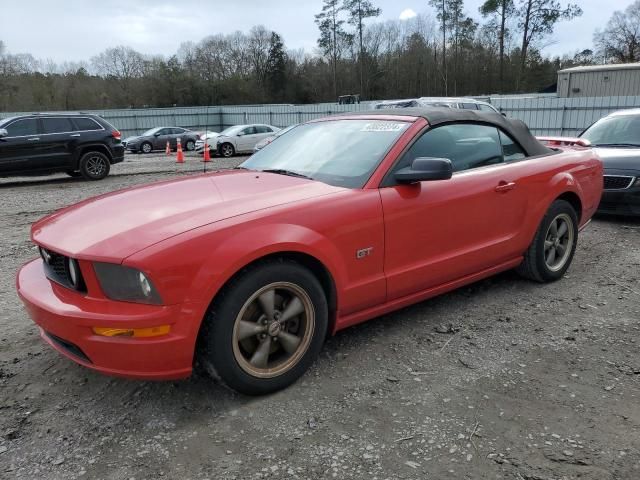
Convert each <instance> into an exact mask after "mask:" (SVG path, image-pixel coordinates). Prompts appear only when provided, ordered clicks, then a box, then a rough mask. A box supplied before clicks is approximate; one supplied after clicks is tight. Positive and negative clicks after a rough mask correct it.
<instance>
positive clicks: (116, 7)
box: [0, 0, 632, 62]
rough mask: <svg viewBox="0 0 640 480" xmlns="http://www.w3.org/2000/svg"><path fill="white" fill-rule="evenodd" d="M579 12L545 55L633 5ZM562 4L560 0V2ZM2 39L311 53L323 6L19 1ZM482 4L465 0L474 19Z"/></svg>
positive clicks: (386, 11)
mask: <svg viewBox="0 0 640 480" xmlns="http://www.w3.org/2000/svg"><path fill="white" fill-rule="evenodd" d="M573 1H574V3H578V4H580V6H581V7H582V9H583V11H584V14H583V16H582V17H580V18H578V19H577V20H573V21H571V22H564V23H560V24H559V25H558V26H557V28H556V32H555V34H554V36H553V37H552V39H551V40H552V41H553V42H554V43H553V44H551V45H550V46H548V47H547V48H546V49H545V53H547V54H562V53H570V54H573V53H575V52H576V51H578V50H582V49H584V48H590V47H591V46H592V35H593V32H594V30H595V29H597V28H600V29H602V28H603V27H604V25H605V24H606V22H607V20H608V19H609V17H610V16H611V14H612V13H613V12H614V11H615V10H622V9H624V8H626V7H627V6H628V5H629V4H630V3H632V1H631V0H606V1H605V0H573ZM562 2H563V4H564V3H566V0H562ZM2 3H3V5H2V8H1V10H0V40H2V41H3V42H4V43H5V44H6V46H7V48H8V50H9V51H10V52H11V53H31V54H33V55H34V56H35V57H36V58H39V59H42V60H46V59H52V60H54V61H55V62H63V61H80V60H88V59H89V58H90V57H92V56H93V55H95V54H97V53H99V52H101V51H103V50H104V49H106V48H108V47H112V46H116V45H128V46H131V47H133V48H135V49H136V50H138V51H140V52H142V53H145V54H162V55H171V54H173V53H175V52H176V51H177V49H178V46H179V45H180V44H181V43H182V42H185V41H189V40H191V41H196V42H197V41H199V40H200V39H202V38H203V37H205V36H207V35H211V34H214V33H229V32H232V31H234V30H243V31H247V30H249V29H250V28H251V27H252V26H253V25H257V24H263V25H265V26H266V27H267V28H269V29H272V30H275V31H277V32H279V33H281V34H282V35H283V37H284V39H285V42H286V45H287V47H288V48H304V49H306V50H308V51H310V52H311V51H313V49H314V48H315V45H316V38H317V36H318V31H317V27H316V25H315V24H314V14H316V13H318V12H319V11H320V9H321V8H322V1H321V0H268V1H265V0H226V1H204V0H180V1H176V0H174V1H167V0H109V1H104V0H101V1H98V0H19V1H13V2H8V1H5V2H2ZM481 3H482V0H466V2H465V6H466V11H467V14H469V15H471V16H473V17H475V18H477V19H479V14H478V6H479V5H480V4H481ZM374 4H375V5H377V6H379V7H381V8H382V16H381V17H380V18H381V19H383V20H387V19H398V18H401V16H402V18H408V17H411V16H412V15H413V14H414V13H416V12H417V13H429V14H432V15H433V12H432V10H431V9H430V7H429V6H428V1H427V0H374Z"/></svg>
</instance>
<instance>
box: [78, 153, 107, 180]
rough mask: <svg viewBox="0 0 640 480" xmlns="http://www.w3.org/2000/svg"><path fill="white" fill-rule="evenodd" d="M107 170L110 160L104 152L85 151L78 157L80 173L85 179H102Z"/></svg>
mask: <svg viewBox="0 0 640 480" xmlns="http://www.w3.org/2000/svg"><path fill="white" fill-rule="evenodd" d="M109 170H111V162H109V158H107V156H106V155H105V154H104V153H101V152H87V153H85V154H84V155H83V156H82V158H80V173H81V174H82V176H83V177H84V178H86V179H87V180H102V179H103V178H105V177H106V176H107V175H109Z"/></svg>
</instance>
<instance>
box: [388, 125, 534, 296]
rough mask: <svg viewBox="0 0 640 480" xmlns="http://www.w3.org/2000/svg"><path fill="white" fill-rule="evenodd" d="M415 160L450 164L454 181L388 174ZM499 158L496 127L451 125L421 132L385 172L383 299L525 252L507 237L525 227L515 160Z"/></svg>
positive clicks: (496, 263) (401, 294)
mask: <svg viewBox="0 0 640 480" xmlns="http://www.w3.org/2000/svg"><path fill="white" fill-rule="evenodd" d="M523 156H524V155H523ZM418 157H437V158H448V159H450V160H451V161H452V163H453V167H454V174H453V176H452V178H451V179H449V180H440V181H431V182H420V183H417V184H411V185H400V184H397V183H396V182H395V181H394V180H393V172H395V171H396V170H398V169H400V168H403V167H405V166H409V165H410V164H411V162H412V161H413V160H414V159H415V158H418ZM504 160H505V158H504V155H503V152H502V144H501V141H500V133H499V131H498V130H497V128H496V127H494V126H488V125H478V124H449V125H443V126H440V127H437V128H433V129H430V130H428V131H426V132H425V133H423V134H422V135H421V136H420V137H419V138H418V139H417V141H416V142H415V143H414V144H413V145H412V146H411V147H410V148H409V149H408V151H407V152H406V153H405V154H404V155H403V156H402V157H401V159H400V160H399V162H398V163H397V164H396V166H395V167H394V168H392V169H391V170H390V172H389V174H388V175H387V177H386V178H385V180H384V181H383V184H382V185H383V187H384V188H381V189H380V194H381V198H382V205H383V210H384V217H385V275H386V277H387V294H388V297H387V300H388V301H391V300H393V299H396V298H400V297H403V296H405V295H410V294H412V293H415V292H419V291H423V290H427V289H429V288H433V287H436V286H439V285H442V284H445V283H447V282H451V281H454V280H456V279H460V278H462V277H465V276H468V275H471V274H474V273H478V272H481V271H483V270H486V269H489V268H492V267H494V266H497V265H499V264H500V263H503V262H507V261H508V260H510V259H513V258H517V256H518V255H520V254H521V253H522V252H517V251H516V250H517V246H516V245H515V243H516V242H514V241H511V240H512V239H513V238H514V237H515V236H516V235H517V233H518V232H519V231H520V229H521V227H522V222H523V218H524V215H525V213H526V195H525V194H524V190H519V189H518V188H517V186H518V174H519V171H520V169H519V167H518V162H516V161H510V162H505V161H504Z"/></svg>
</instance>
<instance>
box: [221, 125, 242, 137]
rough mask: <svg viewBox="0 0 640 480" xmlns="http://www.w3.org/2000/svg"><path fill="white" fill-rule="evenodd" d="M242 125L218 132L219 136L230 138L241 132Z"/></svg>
mask: <svg viewBox="0 0 640 480" xmlns="http://www.w3.org/2000/svg"><path fill="white" fill-rule="evenodd" d="M243 128H245V127H244V125H236V126H235V127H229V128H226V129H224V130H223V131H222V132H220V135H226V136H227V137H232V136H233V135H236V134H237V133H238V132H239V131H240V130H242V129H243Z"/></svg>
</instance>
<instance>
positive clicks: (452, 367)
mask: <svg viewBox="0 0 640 480" xmlns="http://www.w3.org/2000/svg"><path fill="white" fill-rule="evenodd" d="M240 160H242V159H241V158H234V159H231V160H224V161H221V160H220V159H214V162H213V163H212V164H211V166H212V167H213V168H220V167H230V166H233V165H235V164H236V163H238V162H239V161H240ZM202 166H203V164H202V163H200V162H199V159H198V158H197V157H196V156H195V155H188V156H187V164H186V165H176V164H175V163H174V160H173V159H172V158H166V157H164V156H162V155H149V156H137V155H131V156H129V157H127V161H126V162H125V163H123V164H119V165H116V166H115V167H114V168H113V170H112V175H111V176H109V177H108V178H107V179H105V180H103V181H101V182H84V181H80V180H76V179H71V178H68V177H66V176H62V175H58V176H51V177H46V178H38V179H28V178H19V179H1V180H0V198H1V202H2V203H1V205H2V210H1V212H0V217H1V218H2V222H1V225H2V230H1V233H0V259H1V260H2V262H3V268H2V271H1V272H0V306H1V307H2V308H1V309H0V311H1V313H0V477H1V478H27V479H33V478H53V479H57V478H60V479H70V478H92V479H93V478H101V479H102V478H103V479H130V478H135V479H146V478H160V477H163V478H179V479H192V478H193V479H205V478H209V479H252V478H300V479H307V478H309V479H324V478H338V479H349V478H363V479H368V480H374V479H380V480H382V479H514V480H551V479H574V478H575V479H577V478H580V479H589V480H608V479H630V480H631V479H637V478H640V356H639V355H638V345H639V344H640V328H639V324H638V318H640V221H637V220H632V219H618V220H616V219H609V218H602V219H596V220H595V221H594V222H593V223H592V224H591V225H590V227H589V228H588V229H587V230H586V231H585V232H583V234H582V235H581V237H580V241H579V249H578V252H577V254H576V257H575V260H574V263H573V266H572V267H571V269H570V270H569V272H568V274H567V275H566V277H565V278H564V279H562V280H561V281H559V282H557V283H554V284H552V285H538V284H534V283H530V282H527V281H524V280H521V279H519V278H518V277H517V276H516V275H514V274H513V273H505V274H502V275H499V276H497V277H494V278H492V279H489V280H485V281H482V282H478V283H476V284H474V285H471V286H469V287H467V288H463V289H460V290H458V291H456V292H453V293H450V294H447V295H444V296H441V297H439V298H436V299H433V300H430V301H427V302H423V303H420V304H418V305H415V306H412V307H409V308H405V309H403V310H401V311H399V312H396V313H393V314H389V315H385V316H383V317H380V318H378V319H375V320H372V321H370V322H367V323H365V324H362V325H359V326H356V327H352V328H350V329H347V330H346V331H343V332H340V333H339V334H338V335H337V336H336V337H334V338H332V339H330V340H329V341H328V342H327V344H326V345H325V347H324V350H323V352H322V355H321V357H320V359H319V360H318V361H317V362H316V363H315V365H314V366H313V367H312V369H311V370H310V371H309V372H308V373H307V374H306V375H305V376H304V377H303V378H302V379H301V381H299V382H298V383H297V384H295V385H293V386H292V387H290V388H289V389H287V390H285V391H283V392H279V393H276V394H274V395H271V396H268V397H262V398H247V397H243V396H239V395H236V394H233V393H230V392H229V391H227V390H225V389H223V388H221V387H219V386H217V385H216V384H214V383H212V382H211V381H210V380H209V379H208V378H206V377H205V376H202V375H198V374H196V375H194V376H193V377H192V378H191V379H189V380H186V381H181V382H161V383H152V382H135V381H127V380H121V379H113V378H109V377H105V376H102V375H99V374H95V373H92V372H90V371H88V370H86V369H84V368H82V367H79V366H76V365H75V364H73V363H72V362H71V361H69V360H67V359H65V358H63V357H61V356H60V355H58V354H57V353H56V352H54V351H53V350H52V349H50V348H49V347H47V346H45V345H44V344H43V342H42V341H41V340H40V338H39V336H38V334H37V331H36V328H35V327H34V325H33V324H32V322H31V321H30V319H29V318H28V316H27V315H26V313H25V311H24V310H23V308H22V307H21V304H20V302H19V300H18V298H17V296H16V294H15V288H14V278H15V272H16V270H17V269H18V267H19V266H20V265H21V264H22V263H23V262H25V261H27V260H29V259H30V258H32V257H34V256H36V252H35V250H34V248H33V246H32V245H31V244H30V242H29V239H28V231H29V226H30V224H31V223H32V222H33V221H35V220H37V219H38V218H40V217H41V216H43V215H45V214H47V213H49V212H51V211H52V210H55V209H57V208H60V207H62V206H64V205H67V204H69V203H73V202H76V201H78V200H81V199H83V198H86V197H88V196H92V195H96V194H99V193H103V192H108V191H112V190H116V189H119V188H123V187H127V186H130V185H136V184H140V183H147V182H151V181H155V180H159V179H166V178H170V177H173V176H176V175H188V174H189V175H190V174H195V173H197V172H198V171H201V169H202Z"/></svg>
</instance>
